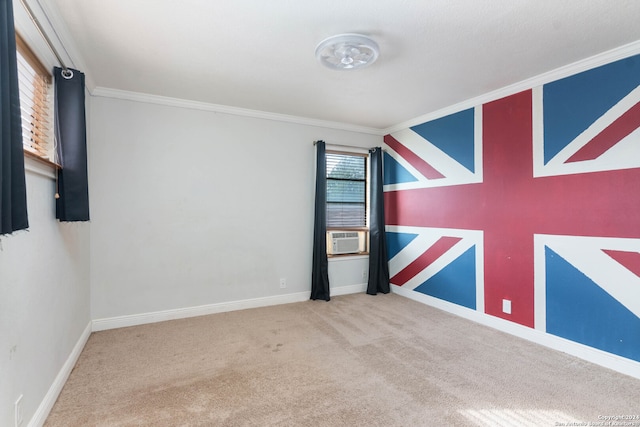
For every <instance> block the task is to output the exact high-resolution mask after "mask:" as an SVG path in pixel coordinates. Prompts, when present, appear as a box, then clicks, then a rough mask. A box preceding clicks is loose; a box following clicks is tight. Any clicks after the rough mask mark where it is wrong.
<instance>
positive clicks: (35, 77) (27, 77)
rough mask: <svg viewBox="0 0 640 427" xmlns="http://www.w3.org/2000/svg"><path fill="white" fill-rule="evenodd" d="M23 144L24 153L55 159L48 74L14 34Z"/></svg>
mask: <svg viewBox="0 0 640 427" xmlns="http://www.w3.org/2000/svg"><path fill="white" fill-rule="evenodd" d="M16 47H17V59H18V85H19V88H20V110H21V112H22V146H23V148H24V151H25V153H26V154H27V155H29V156H31V157H35V158H38V159H42V160H46V161H49V162H54V150H53V142H52V132H51V128H52V126H51V122H52V114H51V112H52V111H53V105H52V102H51V97H50V96H49V94H50V92H51V74H50V73H49V72H48V71H47V69H46V68H45V67H44V66H43V65H42V63H41V62H40V61H39V60H38V58H36V56H35V55H34V53H33V52H32V51H31V49H30V48H29V46H27V44H26V43H25V42H24V40H23V39H22V38H21V37H20V36H19V35H18V34H16Z"/></svg>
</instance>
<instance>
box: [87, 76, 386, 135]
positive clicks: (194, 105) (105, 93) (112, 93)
mask: <svg viewBox="0 0 640 427" xmlns="http://www.w3.org/2000/svg"><path fill="white" fill-rule="evenodd" d="M91 95H92V96H96V97H102V98H115V99H123V100H127V101H136V102H144V103H148V104H157V105H165V106H170V107H179V108H187V109H192V110H201V111H212V112H216V113H223V114H231V115H234V116H243V117H251V118H254V119H264V120H274V121H278V122H285V123H294V124H299V125H305V126H317V127H322V128H329V129H337V130H344V131H349V132H358V133H365V134H371V135H383V134H382V129H377V128H370V127H366V126H358V125H353V124H349V123H341V122H332V121H327V120H318V119H311V118H307V117H299V116H290V115H287V114H279V113H270V112H268V111H260V110H251V109H248V108H240V107H231V106H228V105H221V104H211V103H208V102H200V101H191V100H188V99H180V98H171V97H167V96H159V95H151V94H148V93H140V92H131V91H126V90H119V89H110V88H105V87H100V86H98V87H96V88H95V89H93V91H91Z"/></svg>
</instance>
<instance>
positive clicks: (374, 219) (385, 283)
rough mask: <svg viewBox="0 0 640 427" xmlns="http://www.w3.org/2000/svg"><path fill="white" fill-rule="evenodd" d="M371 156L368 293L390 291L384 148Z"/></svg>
mask: <svg viewBox="0 0 640 427" xmlns="http://www.w3.org/2000/svg"><path fill="white" fill-rule="evenodd" d="M369 155H370V158H371V183H370V187H371V208H370V211H371V218H370V221H369V283H368V284H367V293H368V294H369V295H376V294H377V293H378V292H381V293H383V294H388V293H389V290H390V289H389V263H388V259H387V237H386V234H385V229H384V194H383V191H382V186H383V181H382V149H381V148H380V147H376V148H374V149H372V150H370V151H369Z"/></svg>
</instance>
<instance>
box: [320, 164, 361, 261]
mask: <svg viewBox="0 0 640 427" xmlns="http://www.w3.org/2000/svg"><path fill="white" fill-rule="evenodd" d="M326 158H327V171H326V177H327V251H328V253H329V254H330V255H340V254H354V253H366V251H367V247H366V246H367V235H368V228H367V212H368V206H367V186H368V182H367V156H366V155H364V154H357V153H342V152H334V151H328V152H327V154H326Z"/></svg>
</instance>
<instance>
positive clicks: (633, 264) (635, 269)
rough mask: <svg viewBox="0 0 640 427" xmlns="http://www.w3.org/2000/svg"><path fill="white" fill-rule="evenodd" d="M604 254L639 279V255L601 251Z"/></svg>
mask: <svg viewBox="0 0 640 427" xmlns="http://www.w3.org/2000/svg"><path fill="white" fill-rule="evenodd" d="M602 251H603V252H604V253H605V254H607V255H609V256H610V257H611V258H613V259H615V260H616V261H617V262H619V263H620V264H622V265H623V266H624V267H626V268H627V269H628V270H629V271H631V272H632V273H633V274H635V275H636V276H638V277H640V253H638V252H627V251H613V250H609V249H603V250H602Z"/></svg>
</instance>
